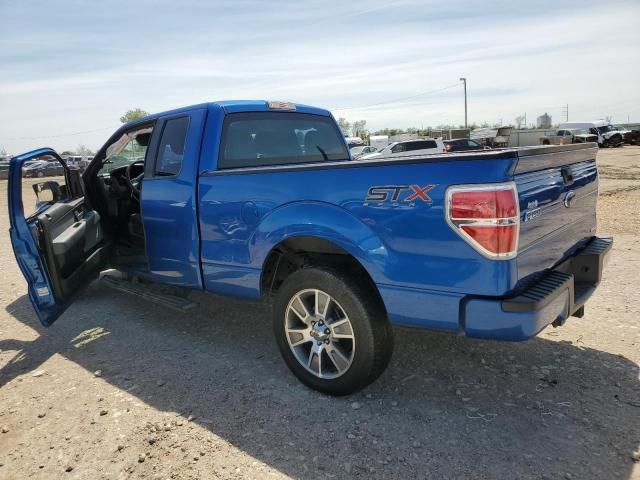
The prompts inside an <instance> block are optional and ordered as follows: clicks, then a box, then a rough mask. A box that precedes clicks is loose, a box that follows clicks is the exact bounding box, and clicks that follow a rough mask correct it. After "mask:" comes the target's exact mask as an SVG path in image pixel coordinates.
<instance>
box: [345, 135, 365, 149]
mask: <svg viewBox="0 0 640 480" xmlns="http://www.w3.org/2000/svg"><path fill="white" fill-rule="evenodd" d="M344 139H345V141H346V142H347V146H348V147H349V148H352V147H358V146H361V145H364V141H363V140H362V139H361V138H360V137H345V138H344Z"/></svg>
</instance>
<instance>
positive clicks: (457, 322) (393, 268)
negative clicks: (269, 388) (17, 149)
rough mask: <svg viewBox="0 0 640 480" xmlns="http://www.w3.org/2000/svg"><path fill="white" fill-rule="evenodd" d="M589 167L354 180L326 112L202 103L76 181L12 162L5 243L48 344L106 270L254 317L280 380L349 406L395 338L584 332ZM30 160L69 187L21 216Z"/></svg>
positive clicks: (541, 158) (465, 161) (534, 162)
mask: <svg viewBox="0 0 640 480" xmlns="http://www.w3.org/2000/svg"><path fill="white" fill-rule="evenodd" d="M596 151H597V146H596V145H595V144H580V145H565V146H546V147H545V146H539V147H532V148H520V149H501V150H489V151H479V152H472V153H468V152H461V153H440V154H435V155H424V154H423V155H415V156H405V157H402V158H375V159H372V160H353V159H351V158H350V156H349V151H348V149H347V145H346V143H345V140H344V138H343V136H342V135H341V133H340V129H339V128H338V126H337V124H336V122H335V120H334V119H333V117H332V116H331V114H330V113H329V112H328V111H326V110H322V109H319V108H313V107H309V106H304V105H296V104H291V103H284V102H265V101H232V102H215V103H208V104H203V105H196V106H192V107H187V108H182V109H179V110H173V111H169V112H165V113H159V114H156V115H151V116H148V117H145V118H142V119H140V120H136V121H134V122H131V123H128V124H126V125H124V126H122V127H121V128H120V129H119V130H118V131H117V132H115V133H114V134H113V136H112V137H111V138H110V139H109V140H108V141H107V142H106V143H105V145H104V146H103V147H102V148H101V149H100V150H99V151H98V153H97V154H96V156H95V158H94V159H93V161H92V163H91V164H90V165H89V167H88V168H87V169H86V171H85V172H84V173H83V174H82V175H81V174H80V173H79V172H78V171H76V170H73V169H70V168H69V167H67V166H66V165H64V162H63V160H62V159H61V158H60V157H59V155H58V154H57V153H56V152H55V151H53V150H52V149H40V150H36V151H33V152H29V153H25V154H23V155H20V156H18V157H15V158H13V159H12V160H11V164H10V172H9V185H8V192H9V215H10V222H11V230H10V233H11V241H12V244H13V248H14V252H15V256H16V259H17V261H18V264H19V266H20V268H21V270H22V272H23V274H24V276H25V278H26V279H27V282H28V293H29V298H30V300H31V302H32V304H33V306H34V308H35V311H36V312H37V315H38V317H39V319H40V321H41V322H42V323H43V324H44V325H46V326H48V325H51V324H52V323H53V322H54V320H56V319H57V318H58V317H59V316H60V315H61V314H62V313H63V311H64V310H65V309H66V308H67V306H68V305H69V303H70V302H71V301H72V299H73V297H74V294H75V293H77V292H78V291H79V290H80V289H81V288H82V287H83V286H85V285H87V284H88V283H89V281H90V280H91V279H93V278H96V276H97V275H98V274H99V272H100V271H103V270H105V269H107V268H115V269H121V270H125V271H129V272H135V273H136V274H137V275H138V276H140V277H142V278H145V279H147V280H149V281H153V282H159V283H164V284H171V285H176V286H180V287H186V288H189V289H198V290H206V291H208V292H214V293H217V294H222V295H233V296H237V297H244V298H247V299H267V300H268V301H269V302H270V303H271V305H272V311H273V329H274V333H275V339H276V342H277V344H278V346H279V349H280V351H281V353H282V356H283V358H284V360H285V362H286V363H287V365H288V366H289V368H290V369H291V370H292V371H293V373H294V374H295V375H296V376H297V377H298V378H299V379H300V380H301V381H302V382H304V383H305V384H306V385H308V386H310V387H312V388H315V389H317V390H320V391H322V392H327V393H330V394H334V395H341V394H348V393H350V392H354V391H356V390H358V389H360V388H362V387H364V386H366V385H367V384H369V383H371V382H372V381H374V380H375V379H376V378H377V377H378V376H379V375H380V374H381V373H382V372H383V370H384V369H385V367H386V366H387V364H388V362H389V360H390V357H391V353H392V349H393V329H392V325H394V324H395V325H405V326H413V327H419V328H430V329H438V330H446V331H450V332H454V333H458V334H461V335H466V336H469V337H475V338H484V339H494V340H512V341H516V340H524V339H528V338H530V337H532V336H535V335H536V334H537V333H538V332H540V331H541V330H542V329H543V328H545V327H546V326H548V325H550V324H553V325H554V326H558V325H561V324H562V323H563V322H565V320H567V319H568V318H569V317H570V316H577V317H581V316H582V315H583V312H584V304H585V302H586V300H587V299H588V298H589V296H590V295H591V294H592V293H593V291H594V290H595V288H596V286H597V285H598V283H599V282H600V279H601V276H602V272H603V265H604V261H605V257H606V256H607V254H608V252H609V251H610V248H611V245H612V240H611V239H609V238H606V237H598V236H596V201H597V196H598V171H597V168H596ZM45 154H48V155H51V156H53V157H55V158H56V159H57V160H58V161H60V163H61V164H63V166H64V171H65V176H64V185H60V184H59V182H56V181H52V180H48V181H47V182H42V183H37V184H35V185H33V191H34V192H35V193H36V194H37V197H38V202H37V203H36V205H35V208H36V210H35V212H34V213H32V214H27V212H26V211H25V209H24V208H25V207H24V205H23V203H25V202H26V201H27V200H26V198H25V202H23V198H22V188H21V182H23V181H24V182H29V181H30V180H27V179H25V180H23V178H22V175H21V167H22V165H23V164H24V163H25V162H27V161H29V159H32V158H34V157H38V156H42V155H45ZM31 181H33V180H31ZM28 187H29V190H27V193H29V192H31V190H30V187H31V185H28ZM31 193H32V192H31ZM32 196H33V195H32Z"/></svg>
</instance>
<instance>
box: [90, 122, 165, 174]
mask: <svg viewBox="0 0 640 480" xmlns="http://www.w3.org/2000/svg"><path fill="white" fill-rule="evenodd" d="M152 130H153V128H152V127H147V128H143V129H140V130H136V131H133V132H127V133H125V134H123V135H122V136H121V137H120V138H119V139H118V140H116V141H115V142H113V143H112V144H111V145H109V147H107V154H106V156H105V160H104V163H103V165H102V168H101V169H100V172H101V173H107V174H109V173H111V172H112V171H113V170H115V169H116V168H120V167H123V166H125V165H129V164H131V163H133V162H138V161H144V158H145V155H146V154H147V147H148V146H149V140H150V139H151V131H152Z"/></svg>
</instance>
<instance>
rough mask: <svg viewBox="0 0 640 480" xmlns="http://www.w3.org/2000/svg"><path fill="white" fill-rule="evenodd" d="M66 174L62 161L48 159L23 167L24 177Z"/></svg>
mask: <svg viewBox="0 0 640 480" xmlns="http://www.w3.org/2000/svg"><path fill="white" fill-rule="evenodd" d="M58 175H64V169H63V168H62V165H61V164H60V162H49V161H47V160H41V161H38V162H35V163H32V164H31V165H28V166H26V167H24V168H23V169H22V176H24V177H38V178H42V177H52V176H58Z"/></svg>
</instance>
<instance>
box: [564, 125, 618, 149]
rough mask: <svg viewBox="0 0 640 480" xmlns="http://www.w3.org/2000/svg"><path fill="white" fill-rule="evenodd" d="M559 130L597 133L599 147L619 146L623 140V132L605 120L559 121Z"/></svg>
mask: <svg viewBox="0 0 640 480" xmlns="http://www.w3.org/2000/svg"><path fill="white" fill-rule="evenodd" d="M558 129H559V130H574V129H583V130H586V131H588V133H590V134H592V135H597V137H598V140H597V142H598V146H600V147H619V146H620V145H622V142H623V135H624V134H623V132H621V131H620V130H618V128H617V127H614V126H613V125H610V124H609V123H608V122H607V121H605V120H593V121H590V122H568V123H561V124H560V125H559V126H558Z"/></svg>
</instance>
